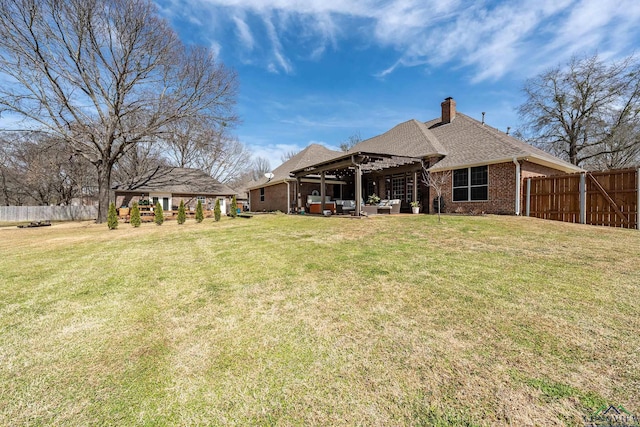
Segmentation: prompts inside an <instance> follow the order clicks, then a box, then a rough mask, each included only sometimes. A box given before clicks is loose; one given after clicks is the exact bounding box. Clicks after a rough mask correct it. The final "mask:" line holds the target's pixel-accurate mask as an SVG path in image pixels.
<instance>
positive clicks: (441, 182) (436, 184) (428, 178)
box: [422, 164, 451, 222]
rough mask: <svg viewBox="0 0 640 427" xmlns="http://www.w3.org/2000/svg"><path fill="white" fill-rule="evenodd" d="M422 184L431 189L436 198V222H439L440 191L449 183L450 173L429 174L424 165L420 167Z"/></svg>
mask: <svg viewBox="0 0 640 427" xmlns="http://www.w3.org/2000/svg"><path fill="white" fill-rule="evenodd" d="M422 182H423V183H424V185H426V186H427V187H430V188H433V191H435V192H436V197H437V198H438V199H437V200H438V203H437V205H438V222H440V210H441V208H442V206H441V205H442V189H443V188H444V187H445V186H446V185H448V184H450V183H451V171H450V170H449V171H443V172H429V170H427V167H426V165H424V164H423V165H422Z"/></svg>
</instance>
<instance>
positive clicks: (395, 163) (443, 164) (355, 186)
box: [251, 98, 582, 215]
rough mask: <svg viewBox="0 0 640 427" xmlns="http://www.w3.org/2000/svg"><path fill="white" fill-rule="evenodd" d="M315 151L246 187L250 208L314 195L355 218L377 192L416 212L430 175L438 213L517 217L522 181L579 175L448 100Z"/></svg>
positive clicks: (428, 202)
mask: <svg viewBox="0 0 640 427" xmlns="http://www.w3.org/2000/svg"><path fill="white" fill-rule="evenodd" d="M318 147H320V148H318ZM321 148H324V147H321V146H317V145H316V144H313V145H311V146H309V147H307V149H305V150H304V151H303V152H302V153H304V154H305V156H306V157H304V156H303V157H304V160H305V161H300V160H301V159H300V158H298V159H296V161H291V162H287V163H284V164H283V165H281V166H280V167H279V168H278V169H276V171H274V172H277V174H276V173H274V175H276V176H277V178H275V179H273V180H271V181H266V182H263V183H261V184H260V185H258V186H256V187H254V188H253V189H252V190H251V203H252V208H253V207H256V208H258V210H259V209H261V208H262V209H265V210H275V209H277V210H282V211H283V212H294V211H300V210H302V209H304V208H305V205H306V204H307V203H306V201H307V196H308V195H309V194H314V195H317V196H320V199H321V200H322V198H323V197H324V198H326V200H327V201H328V202H334V201H335V203H336V204H339V203H340V202H342V201H343V200H345V199H349V201H354V202H355V203H356V204H357V207H356V213H357V214H359V213H361V212H363V211H364V210H363V209H362V206H363V205H364V203H365V202H366V201H367V199H368V198H369V196H372V195H377V196H379V197H380V198H382V199H388V200H399V201H400V205H401V206H400V211H401V212H410V211H411V207H410V205H411V204H418V203H419V204H420V205H421V206H422V212H434V211H435V209H434V199H435V198H436V194H437V192H436V191H434V187H433V186H431V187H430V186H428V185H426V184H425V177H427V176H429V175H431V176H432V177H434V178H437V177H439V176H441V177H442V176H443V177H446V179H445V180H444V181H443V182H442V185H441V190H442V199H441V201H442V202H443V203H442V204H441V208H442V211H443V212H477V213H480V212H484V213H495V214H516V215H519V214H520V213H521V211H522V206H523V205H524V200H523V197H524V191H523V187H524V185H523V182H524V179H525V178H528V177H534V176H549V175H558V174H566V173H573V172H580V171H582V169H580V168H578V167H576V166H574V165H572V164H570V163H568V162H565V161H563V160H561V159H558V158H556V157H554V156H552V155H550V154H548V153H546V152H544V151H542V150H539V149H537V148H535V147H533V146H531V145H529V144H526V143H525V142H523V141H520V140H518V139H517V138H514V137H512V136H510V135H508V134H506V133H504V132H501V131H499V130H497V129H495V128H492V127H490V126H487V125H486V124H485V123H484V121H482V122H481V121H478V120H475V119H473V118H471V117H469V116H466V115H464V114H461V113H458V112H457V111H456V103H455V101H454V100H453V99H452V98H447V99H445V100H444V102H442V103H441V117H439V118H437V119H433V120H431V121H427V122H420V121H418V120H415V119H411V120H408V121H406V122H403V123H400V124H398V125H396V126H394V127H393V128H392V129H390V130H389V131H387V132H385V133H383V134H381V135H377V136H374V137H373V138H369V139H367V140H364V141H362V142H360V143H359V144H357V145H356V146H354V147H353V148H352V149H351V150H349V151H348V152H346V153H344V152H332V151H331V150H327V149H324V151H322V150H321ZM302 153H301V154H302ZM310 153H322V156H317V155H312V156H309V155H308V154H310ZM321 157H324V158H321ZM331 206H333V205H331Z"/></svg>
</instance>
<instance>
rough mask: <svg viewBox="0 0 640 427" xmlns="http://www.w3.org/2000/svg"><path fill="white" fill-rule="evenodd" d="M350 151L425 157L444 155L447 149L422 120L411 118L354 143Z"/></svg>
mask: <svg viewBox="0 0 640 427" xmlns="http://www.w3.org/2000/svg"><path fill="white" fill-rule="evenodd" d="M349 152H350V153H358V152H363V153H364V152H366V153H379V154H389V155H392V156H400V157H413V158H420V159H421V158H425V157H431V156H437V155H446V154H447V149H446V148H445V147H444V146H443V145H442V144H441V143H440V142H439V141H438V139H437V138H436V136H435V135H434V134H433V133H432V132H431V131H430V130H429V128H428V127H427V126H426V125H425V124H424V123H422V122H419V121H417V120H414V119H411V120H409V121H406V122H404V123H400V124H399V125H396V126H395V127H394V128H393V129H391V130H389V131H387V132H385V133H383V134H382V135H378V136H374V137H373V138H369V139H367V140H364V141H362V142H360V143H358V144H356V145H355V146H354V147H353V148H352V149H351V150H349Z"/></svg>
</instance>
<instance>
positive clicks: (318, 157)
mask: <svg viewBox="0 0 640 427" xmlns="http://www.w3.org/2000/svg"><path fill="white" fill-rule="evenodd" d="M344 154H345V153H343V152H341V151H334V150H329V149H328V148H327V147H325V146H323V145H320V144H310V145H309V146H308V147H307V148H305V149H304V150H302V151H301V152H299V153H298V154H296V155H295V156H293V157H291V158H290V159H289V160H287V161H286V162H284V163H283V164H281V165H280V166H278V167H277V168H275V169H274V170H273V175H274V176H273V178H271V180H270V182H272V183H276V182H282V181H283V180H293V178H291V176H290V175H289V173H290V172H291V171H294V170H298V169H304V168H306V167H307V166H311V165H315V164H316V163H321V162H324V161H326V160H330V159H333V158H334V157H338V156H341V155H344ZM266 183H267V178H263V179H261V180H259V181H258V182H257V183H255V184H254V185H253V186H252V188H255V187H260V186H263V185H264V184H266Z"/></svg>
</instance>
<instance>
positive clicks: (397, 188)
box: [391, 175, 404, 200]
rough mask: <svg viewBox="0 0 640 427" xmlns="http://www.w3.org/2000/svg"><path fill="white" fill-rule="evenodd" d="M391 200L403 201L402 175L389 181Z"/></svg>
mask: <svg viewBox="0 0 640 427" xmlns="http://www.w3.org/2000/svg"><path fill="white" fill-rule="evenodd" d="M391 198H392V199H400V200H403V199H404V175H402V176H394V177H393V178H392V180H391Z"/></svg>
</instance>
